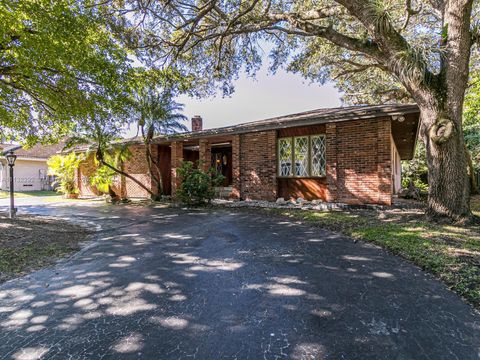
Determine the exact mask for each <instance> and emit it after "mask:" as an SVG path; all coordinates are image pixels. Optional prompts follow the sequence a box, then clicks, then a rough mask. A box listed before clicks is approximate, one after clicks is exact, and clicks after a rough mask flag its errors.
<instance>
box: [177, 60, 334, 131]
mask: <svg viewBox="0 0 480 360" xmlns="http://www.w3.org/2000/svg"><path fill="white" fill-rule="evenodd" d="M234 85H235V92H234V93H233V95H232V96H231V97H227V98H223V97H222V95H221V93H219V94H218V95H217V96H216V97H214V98H208V99H195V98H190V97H188V96H185V95H183V96H180V97H178V98H177V101H178V102H179V103H182V104H184V105H185V111H184V114H185V115H186V116H187V117H188V118H189V119H191V118H192V117H193V116H194V115H200V116H201V117H202V118H203V128H204V129H210V128H215V127H221V126H228V125H235V124H239V123H244V122H248V121H255V120H262V119H267V118H270V117H275V116H280V115H287V114H292V113H297V112H302V111H307V110H312V109H318V108H325V107H336V106H341V102H340V94H339V92H338V91H337V90H336V89H335V88H334V87H333V85H332V84H326V85H323V86H322V85H319V84H310V83H309V81H307V80H304V79H303V78H302V77H301V76H300V75H296V74H292V73H287V72H286V71H284V70H281V69H280V70H278V71H277V73H276V74H275V75H272V74H269V73H268V71H267V69H266V66H264V67H263V68H262V70H260V71H259V72H258V73H257V76H256V78H255V79H252V78H249V77H246V76H245V75H241V76H240V78H239V80H238V81H237V82H235V84H234ZM190 125H191V124H190V121H188V125H187V126H188V127H189V128H190Z"/></svg>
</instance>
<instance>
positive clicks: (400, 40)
mask: <svg viewBox="0 0 480 360" xmlns="http://www.w3.org/2000/svg"><path fill="white" fill-rule="evenodd" d="M103 5H104V6H106V7H109V10H111V11H112V14H113V15H114V16H113V17H112V19H113V20H112V24H114V25H115V26H116V28H117V30H118V29H120V28H122V29H123V30H124V31H122V36H123V37H124V40H126V41H127V42H128V43H129V44H130V45H131V46H133V47H135V48H136V49H137V50H138V55H139V56H141V57H143V59H145V60H146V61H147V60H148V61H149V63H150V64H151V65H153V66H163V65H164V64H166V63H174V64H176V66H179V67H181V68H182V69H183V70H184V71H188V72H191V73H194V74H196V75H197V76H198V77H199V78H200V79H202V81H203V84H204V85H213V84H215V83H220V84H221V85H222V86H223V89H224V91H225V92H227V93H228V92H229V91H231V84H232V82H231V81H232V79H235V77H236V75H237V74H238V72H239V71H240V70H241V69H242V68H243V67H245V68H246V70H247V71H250V72H254V71H255V69H257V68H258V66H259V64H260V62H261V53H260V52H261V47H262V45H265V43H266V42H271V43H272V44H274V47H273V50H272V51H271V54H270V55H271V58H272V68H273V70H275V68H276V67H278V66H286V67H287V68H288V69H289V70H292V71H297V72H300V73H302V74H303V75H304V76H306V77H308V78H311V79H313V80H319V81H325V80H327V79H334V80H336V81H337V84H338V85H339V87H340V88H341V89H342V90H344V91H346V99H347V100H349V101H351V102H357V103H358V102H362V103H365V102H369V101H372V100H377V99H382V100H383V101H408V100H414V101H415V102H416V103H417V104H418V106H419V107H420V109H421V131H420V134H421V137H422V139H423V141H424V142H425V144H426V149H427V159H428V169H429V183H430V190H429V200H428V212H429V213H430V214H431V215H434V216H448V217H450V218H452V219H455V220H464V219H468V218H470V217H471V212H470V208H469V196H470V189H469V178H468V174H467V167H468V161H467V152H466V149H465V142H464V137H463V132H462V110H463V103H464V95H465V90H466V88H467V83H468V79H469V65H470V60H471V53H472V51H473V50H472V49H473V48H474V46H475V43H476V41H477V38H478V34H477V28H476V22H477V19H478V17H477V13H476V11H474V10H473V9H472V7H473V1H472V0H430V1H416V0H336V1H333V0H316V1H315V0H309V1H292V0H290V1H283V0H246V1H238V0H224V1H217V0H169V1H148V0H138V1H135V0H130V1H123V2H108V1H107V2H103ZM365 89H367V90H368V91H365Z"/></svg>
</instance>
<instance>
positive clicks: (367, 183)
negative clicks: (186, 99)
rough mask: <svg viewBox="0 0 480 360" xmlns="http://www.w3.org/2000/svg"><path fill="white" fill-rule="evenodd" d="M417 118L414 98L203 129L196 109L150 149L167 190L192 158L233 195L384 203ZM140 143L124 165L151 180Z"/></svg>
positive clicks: (128, 185) (412, 141)
mask: <svg viewBox="0 0 480 360" xmlns="http://www.w3.org/2000/svg"><path fill="white" fill-rule="evenodd" d="M418 123H419V109H418V107H417V106H416V105H379V106H353V107H341V108H333V109H318V110H313V111H307V112H303V113H298V114H292V115H286V116H280V117H276V118H271V119H266V120H261V121H254V122H248V123H244V124H240V125H235V126H228V127H222V128H216V129H208V130H202V119H201V117H199V116H196V117H194V118H193V119H192V131H191V132H188V133H182V134H176V135H172V136H159V137H157V138H155V140H154V145H152V152H153V153H154V154H155V156H156V157H157V159H158V161H159V163H160V164H161V167H162V174H163V184H164V192H165V193H166V194H168V195H172V196H175V191H176V189H177V187H178V186H179V179H178V177H177V174H176V169H177V168H178V167H179V166H180V164H181V162H182V161H183V160H188V161H194V162H195V161H198V160H200V161H201V162H202V163H203V166H204V167H206V168H207V167H210V166H214V167H216V168H217V169H218V171H219V172H221V173H222V174H223V175H224V176H225V182H224V188H223V191H222V193H223V194H224V195H227V196H228V197H230V198H233V199H244V200H270V201H275V200H276V199H277V198H279V197H283V198H298V197H302V198H304V199H307V200H312V199H321V200H324V201H328V202H342V203H349V204H386V205H389V204H391V202H392V196H393V195H394V194H395V193H396V192H397V191H398V190H399V189H400V187H401V167H400V160H407V159H411V158H412V157H413V154H414V149H415V145H416V139H417V131H418ZM143 146H144V145H142V144H140V143H132V145H131V147H130V149H131V151H132V154H133V155H132V157H131V158H130V159H129V161H128V162H127V163H126V164H125V166H124V169H125V171H126V172H128V173H130V174H133V175H134V176H135V177H136V178H137V179H139V180H141V181H142V182H143V183H146V184H148V186H152V185H153V184H152V181H151V179H150V178H149V176H148V171H147V165H146V162H145V156H144V149H143ZM91 170H92V169H91V166H89V165H88V164H85V165H84V166H82V167H80V169H79V173H78V177H79V186H80V189H81V193H82V194H84V195H86V194H88V193H89V192H91V191H92V189H91V188H89V186H88V185H85V184H86V183H87V182H86V181H81V178H82V177H85V176H88V174H89V173H90V172H91ZM117 188H118V189H119V191H120V192H121V195H122V196H130V197H136V196H146V195H147V194H146V193H145V191H142V190H141V188H139V187H138V186H135V184H134V183H133V182H132V181H131V180H129V179H119V183H118V186H117ZM152 188H153V186H152Z"/></svg>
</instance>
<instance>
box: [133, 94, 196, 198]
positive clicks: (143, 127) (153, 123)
mask: <svg viewBox="0 0 480 360" xmlns="http://www.w3.org/2000/svg"><path fill="white" fill-rule="evenodd" d="M183 108H184V106H183V104H179V103H177V102H175V101H174V100H173V96H172V93H171V92H170V91H163V92H160V91H158V90H157V89H154V88H148V89H146V90H144V91H143V92H140V94H139V96H138V98H137V109H138V129H139V131H140V134H141V136H142V138H143V142H144V144H145V157H146V160H147V164H148V171H149V173H150V177H151V178H152V180H153V181H154V183H155V185H156V186H157V194H158V196H159V195H161V194H163V182H162V172H161V169H160V164H159V162H158V160H157V159H155V157H154V156H153V155H152V151H151V145H152V140H153V138H154V137H155V136H159V135H168V134H174V133H177V132H180V131H186V130H187V127H186V126H185V125H184V124H182V122H183V121H185V120H186V119H187V118H186V116H184V115H183V114H181V112H182V111H183ZM158 196H157V197H158Z"/></svg>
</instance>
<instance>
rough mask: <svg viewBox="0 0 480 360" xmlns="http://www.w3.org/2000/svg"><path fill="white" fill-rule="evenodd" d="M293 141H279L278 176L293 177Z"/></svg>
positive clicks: (287, 139) (289, 139) (288, 139)
mask: <svg viewBox="0 0 480 360" xmlns="http://www.w3.org/2000/svg"><path fill="white" fill-rule="evenodd" d="M292 174H293V169H292V139H291V138H285V139H278V175H279V176H292Z"/></svg>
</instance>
